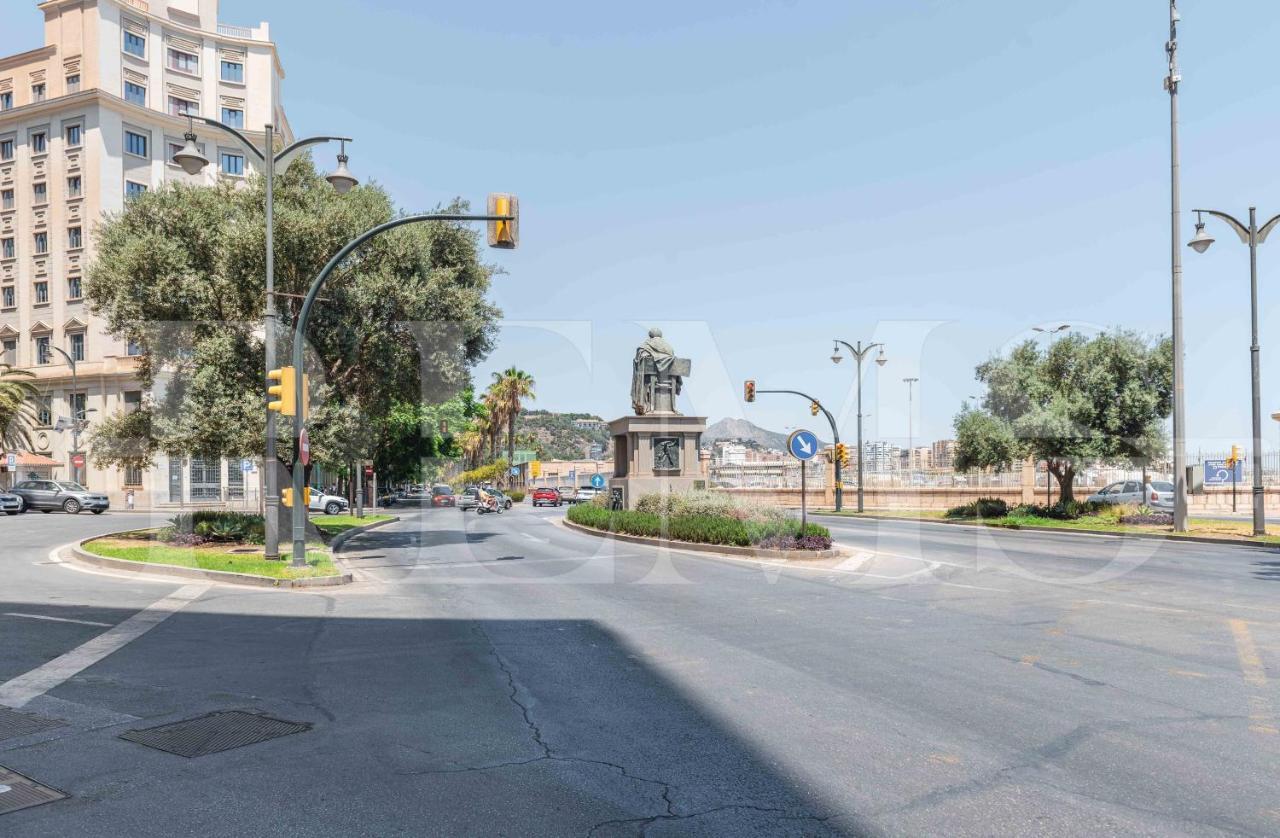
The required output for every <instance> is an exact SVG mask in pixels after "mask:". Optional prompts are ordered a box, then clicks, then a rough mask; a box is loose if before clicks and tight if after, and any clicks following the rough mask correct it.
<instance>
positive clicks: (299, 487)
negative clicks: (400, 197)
mask: <svg viewBox="0 0 1280 838" xmlns="http://www.w3.org/2000/svg"><path fill="white" fill-rule="evenodd" d="M340 162H345V161H340ZM489 205H490V207H491V208H497V209H498V212H496V213H491V214H488V215H464V214H458V213H439V212H432V213H423V214H420V215H406V216H402V217H400V218H394V219H392V220H391V221H387V222H385V223H383V224H379V225H378V226H376V227H373V228H371V229H369V230H366V231H365V232H363V233H361V234H360V235H358V236H356V237H355V238H354V239H352V240H351V241H349V242H347V243H346V244H345V245H344V246H343V248H342V249H341V250H339V251H338V252H337V253H335V254H334V256H333V258H332V259H330V260H329V261H328V263H326V264H325V266H324V267H323V268H321V269H320V273H318V274H316V278H315V279H314V280H312V282H311V287H310V288H309V289H307V295H306V297H305V298H303V300H302V307H301V308H300V309H299V310H298V319H297V322H296V323H295V324H294V327H293V368H294V370H295V371H296V374H295V375H294V377H293V378H294V404H296V405H298V416H297V418H296V420H295V421H294V426H293V437H294V450H295V451H296V450H299V445H298V443H299V440H300V438H301V435H302V432H303V429H304V423H305V417H304V416H303V415H302V405H304V404H305V403H306V400H305V395H304V393H303V387H305V386H306V376H305V375H303V372H302V371H303V369H304V362H305V360H306V358H305V355H304V353H303V349H304V348H305V347H304V345H303V341H305V340H306V335H307V322H308V321H309V320H310V319H311V309H312V307H313V306H315V303H316V298H317V297H319V296H320V289H321V288H323V287H324V283H325V281H326V280H328V278H329V276H330V274H332V273H333V272H334V270H335V269H336V268H337V267H338V266H339V265H340V264H342V262H343V260H345V259H346V258H347V257H348V256H350V255H351V252H352V251H354V250H355V249H356V248H358V247H360V245H362V244H364V243H365V242H367V241H369V240H370V239H372V238H374V237H375V236H378V235H381V234H382V233H385V232H387V231H388V230H394V229H395V228H396V227H403V226H404V225H406V224H422V223H424V222H427V221H491V222H499V224H500V225H501V226H502V227H503V230H502V232H501V234H500V235H501V236H505V238H500V239H499V241H498V243H497V244H495V243H494V236H493V233H492V228H491V233H490V245H491V246H493V247H506V248H513V247H515V246H516V239H515V237H514V233H515V227H516V224H517V223H518V216H517V209H516V202H515V198H514V197H498V199H497V200H496V201H495V200H494V196H490V200H489ZM305 471H306V469H304V468H303V467H302V464H301V463H297V464H296V465H294V468H293V509H292V513H293V514H292V517H291V520H292V524H293V562H292V563H293V566H294V567H306V566H307V506H306V504H305V503H304V502H303V488H304V487H303V477H304V476H305V475H304V473H305Z"/></svg>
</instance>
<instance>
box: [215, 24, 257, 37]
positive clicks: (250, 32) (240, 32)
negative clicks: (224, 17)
mask: <svg viewBox="0 0 1280 838" xmlns="http://www.w3.org/2000/svg"><path fill="white" fill-rule="evenodd" d="M218 34H219V35H226V36H227V37H228V38H240V39H241V40H245V41H266V40H268V37H267V33H266V31H265V29H264V30H263V31H259V30H258V29H256V28H254V27H252V26H236V25H235V24H231V23H219V24H218Z"/></svg>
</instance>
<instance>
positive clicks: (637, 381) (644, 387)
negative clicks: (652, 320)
mask: <svg viewBox="0 0 1280 838" xmlns="http://www.w3.org/2000/svg"><path fill="white" fill-rule="evenodd" d="M689 368H690V363H689V359H688V358H677V357H676V351H675V349H674V348H672V346H671V344H670V343H668V342H667V340H666V338H664V337H663V336H662V330H661V329H650V330H649V337H648V339H647V340H645V342H644V343H642V344H640V347H639V348H638V349H636V357H635V360H634V361H632V365H631V407H632V408H633V409H634V410H635V412H636V415H637V416H644V415H646V414H651V413H667V414H673V415H676V416H679V415H680V413H679V411H677V410H676V396H679V395H680V389H681V387H682V386H683V384H684V376H686V375H688V374H689Z"/></svg>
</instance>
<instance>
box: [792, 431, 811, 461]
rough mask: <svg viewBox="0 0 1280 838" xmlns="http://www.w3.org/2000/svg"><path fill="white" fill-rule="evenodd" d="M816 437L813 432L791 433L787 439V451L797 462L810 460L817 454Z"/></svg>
mask: <svg viewBox="0 0 1280 838" xmlns="http://www.w3.org/2000/svg"><path fill="white" fill-rule="evenodd" d="M818 448H819V446H818V437H817V435H816V434H814V432H813V431H806V430H803V429H801V430H798V431H792V432H791V436H789V437H787V450H788V451H790V452H791V456H793V457H795V458H796V459H797V460H812V459H813V458H814V457H815V456H817V454H818Z"/></svg>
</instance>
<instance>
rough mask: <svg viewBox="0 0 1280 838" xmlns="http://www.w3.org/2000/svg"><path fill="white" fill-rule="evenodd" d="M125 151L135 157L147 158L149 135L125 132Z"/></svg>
mask: <svg viewBox="0 0 1280 838" xmlns="http://www.w3.org/2000/svg"><path fill="white" fill-rule="evenodd" d="M124 150H125V151H127V152H129V153H130V154H132V155H133V156H134V157H146V156H147V135H146V134H137V133H134V132H133V131H125V132H124Z"/></svg>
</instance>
